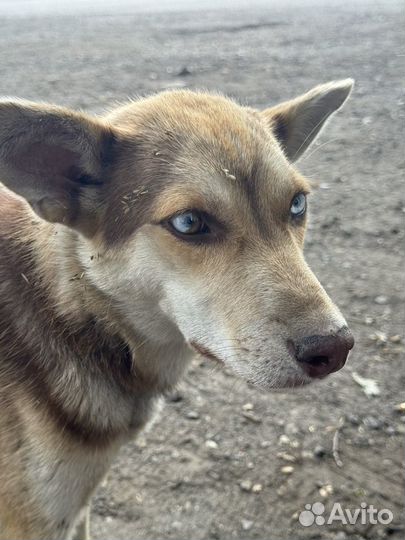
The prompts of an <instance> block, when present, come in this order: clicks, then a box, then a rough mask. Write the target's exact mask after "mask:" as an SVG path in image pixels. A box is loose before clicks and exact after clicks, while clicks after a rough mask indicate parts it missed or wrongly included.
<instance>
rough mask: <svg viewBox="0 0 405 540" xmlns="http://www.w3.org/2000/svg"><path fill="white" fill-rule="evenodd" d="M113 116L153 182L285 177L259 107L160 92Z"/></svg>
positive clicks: (288, 170) (281, 159) (216, 97)
mask: <svg viewBox="0 0 405 540" xmlns="http://www.w3.org/2000/svg"><path fill="white" fill-rule="evenodd" d="M113 119H114V121H115V122H117V123H118V124H119V125H121V126H122V125H123V126H124V127H125V129H126V130H128V131H129V132H131V130H132V131H133V132H134V134H135V138H136V141H137V143H136V154H137V156H136V157H137V158H140V160H141V161H142V163H144V162H145V159H146V160H147V161H148V163H149V166H150V167H152V168H153V169H154V170H155V172H156V173H157V174H155V175H154V176H155V178H156V179H158V180H159V179H160V178H161V177H162V176H164V177H165V180H166V181H169V180H170V177H174V178H175V179H177V180H178V179H180V178H181V173H185V174H187V182H190V181H192V180H193V179H198V180H199V181H200V182H201V181H203V180H204V176H206V177H208V178H209V179H210V181H211V180H215V178H216V179H217V181H222V180H224V182H223V183H224V185H226V183H227V182H226V180H232V179H235V180H236V181H237V184H239V183H240V185H242V184H243V183H246V182H249V183H253V184H254V183H257V182H260V179H262V178H263V179H265V178H266V177H269V176H271V177H277V176H281V177H287V176H290V175H291V170H292V167H291V165H290V164H289V163H288V162H287V160H286V159H285V157H284V155H283V153H282V151H281V149H280V147H279V145H278V144H277V142H276V139H275V137H274V136H273V134H272V132H271V129H270V127H269V126H268V125H267V124H266V121H265V119H264V118H263V117H262V115H261V114H260V113H259V111H256V110H254V109H251V108H248V107H243V106H240V105H239V104H237V103H235V102H234V101H232V100H230V99H228V98H225V97H223V96H220V95H212V94H206V93H198V92H190V91H175V92H166V93H162V94H158V95H156V96H152V97H150V98H147V99H145V100H141V101H139V102H135V103H133V104H131V105H129V106H128V107H125V108H124V109H122V110H121V111H119V112H118V116H116V117H115V118H113ZM131 157H132V156H131V155H128V156H127V158H128V159H131Z"/></svg>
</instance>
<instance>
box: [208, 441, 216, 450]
mask: <svg viewBox="0 0 405 540" xmlns="http://www.w3.org/2000/svg"><path fill="white" fill-rule="evenodd" d="M205 447H206V448H209V449H210V450H215V449H216V448H218V443H216V442H215V441H213V440H212V439H208V440H207V441H205Z"/></svg>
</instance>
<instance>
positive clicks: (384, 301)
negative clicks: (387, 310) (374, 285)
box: [374, 294, 389, 306]
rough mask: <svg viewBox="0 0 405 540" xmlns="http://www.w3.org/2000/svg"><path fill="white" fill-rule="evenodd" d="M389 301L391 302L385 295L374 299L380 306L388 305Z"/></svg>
mask: <svg viewBox="0 0 405 540" xmlns="http://www.w3.org/2000/svg"><path fill="white" fill-rule="evenodd" d="M388 300H389V298H388V296H384V295H383V294H380V295H379V296H376V297H375V298H374V302H375V303H376V304H379V305H380V306H383V305H385V304H388Z"/></svg>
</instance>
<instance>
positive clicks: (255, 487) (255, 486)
mask: <svg viewBox="0 0 405 540" xmlns="http://www.w3.org/2000/svg"><path fill="white" fill-rule="evenodd" d="M262 489H263V486H262V484H253V486H252V493H260V492H261V491H262Z"/></svg>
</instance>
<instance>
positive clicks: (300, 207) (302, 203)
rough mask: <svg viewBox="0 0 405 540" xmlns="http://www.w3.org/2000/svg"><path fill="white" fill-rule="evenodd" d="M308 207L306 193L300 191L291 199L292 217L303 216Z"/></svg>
mask: <svg viewBox="0 0 405 540" xmlns="http://www.w3.org/2000/svg"><path fill="white" fill-rule="evenodd" d="M306 209H307V198H306V196H305V194H304V193H298V194H297V195H295V197H294V198H293V200H292V201H291V206H290V213H291V215H292V217H299V216H303V215H304V214H305V212H306Z"/></svg>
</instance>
